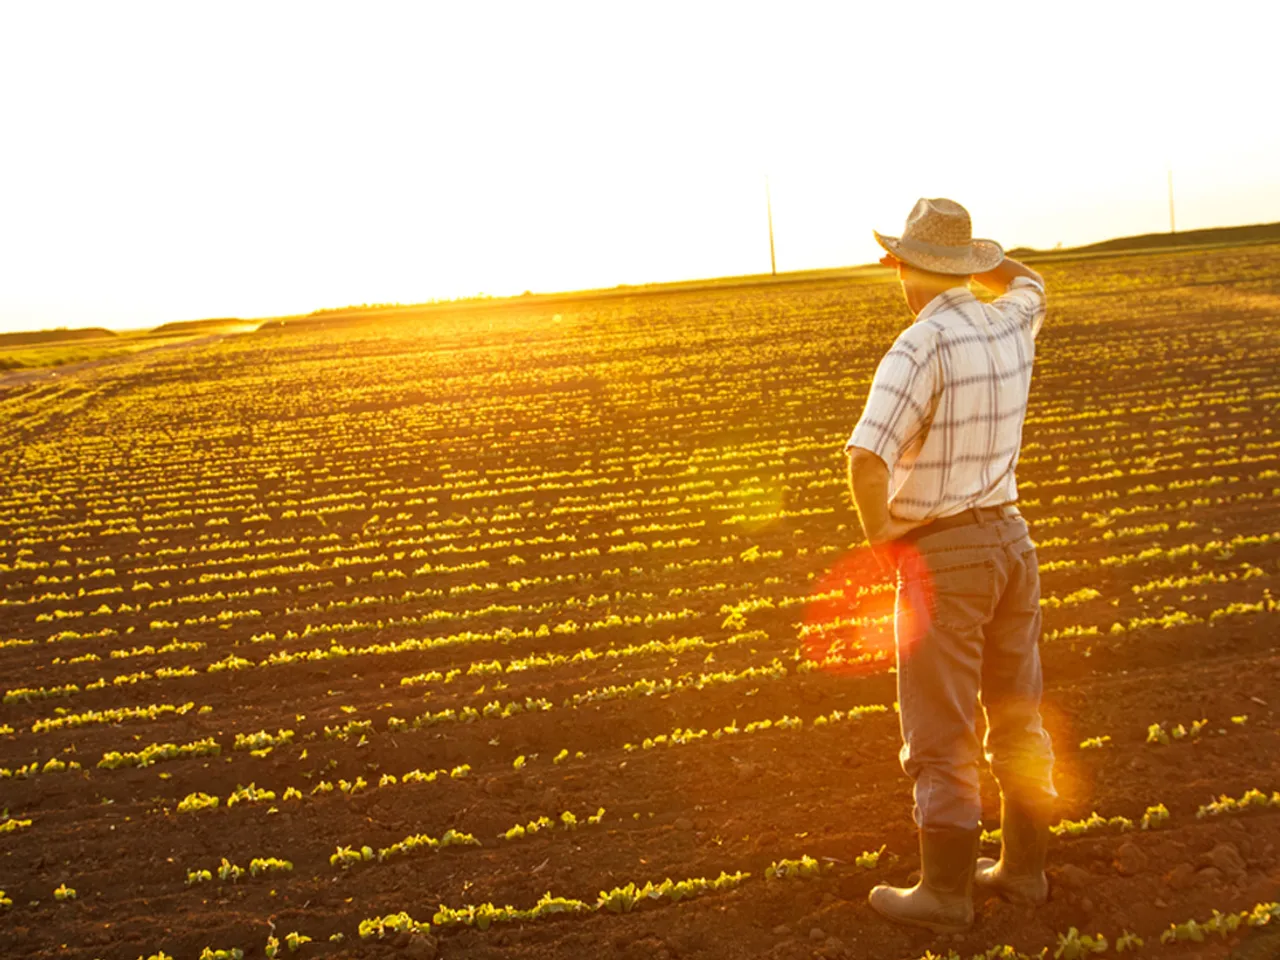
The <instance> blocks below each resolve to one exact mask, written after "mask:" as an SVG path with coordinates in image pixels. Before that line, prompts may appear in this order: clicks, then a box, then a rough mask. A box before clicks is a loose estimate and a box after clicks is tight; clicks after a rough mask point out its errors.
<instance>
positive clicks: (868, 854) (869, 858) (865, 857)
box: [853, 844, 888, 870]
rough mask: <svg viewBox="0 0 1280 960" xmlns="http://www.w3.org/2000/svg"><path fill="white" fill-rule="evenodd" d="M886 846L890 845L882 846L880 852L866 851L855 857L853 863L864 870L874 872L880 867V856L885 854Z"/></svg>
mask: <svg viewBox="0 0 1280 960" xmlns="http://www.w3.org/2000/svg"><path fill="white" fill-rule="evenodd" d="M886 846H888V844H881V845H880V849H879V850H864V851H863V852H862V853H860V854H858V855H857V856H856V857H854V860H853V862H854V863H855V864H856V865H857V866H859V867H862V868H863V869H864V870H874V869H875V868H876V867H878V866H879V865H880V855H881V854H883V853H884V850H885V847H886Z"/></svg>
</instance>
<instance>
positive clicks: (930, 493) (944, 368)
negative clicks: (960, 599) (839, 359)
mask: <svg viewBox="0 0 1280 960" xmlns="http://www.w3.org/2000/svg"><path fill="white" fill-rule="evenodd" d="M1045 310H1046V296H1045V290H1044V287H1043V286H1042V285H1041V284H1040V283H1039V282H1037V281H1035V280H1033V279H1031V278H1030V277H1018V278H1017V279H1015V280H1014V281H1013V283H1012V284H1011V285H1010V288H1009V291H1008V292H1007V293H1005V294H1004V296H1002V297H1000V298H998V299H997V300H994V301H992V302H991V303H985V304H984V303H983V302H982V301H980V300H979V299H978V298H977V297H975V296H974V295H973V294H972V293H971V292H970V291H969V290H968V289H967V288H962V287H955V288H953V289H951V290H947V291H944V292H943V293H941V294H939V295H938V296H937V297H935V298H934V299H933V300H931V301H930V302H929V304H928V305H927V306H926V307H925V308H924V309H923V310H922V311H920V315H919V316H918V317H917V318H916V321H915V323H913V324H912V325H911V326H910V327H908V328H907V329H906V330H904V331H903V332H902V333H901V334H900V335H899V336H898V338H897V340H895V341H894V344H893V346H892V347H890V348H889V351H888V352H887V353H886V354H885V356H884V359H882V360H881V361H880V365H879V367H878V368H877V369H876V372H875V376H874V378H873V379H872V381H871V390H870V393H869V394H868V395H867V402H866V406H865V408H864V409H863V412H862V417H861V418H860V419H859V420H858V424H857V426H856V427H855V428H854V430H853V435H852V437H850V439H849V442H848V443H847V444H846V445H845V450H846V451H848V450H849V449H851V448H852V447H860V448H862V449H864V450H869V451H870V452H871V453H874V454H876V455H877V456H878V457H880V459H881V460H883V461H884V462H885V464H886V465H887V466H888V467H889V471H890V481H889V490H890V495H889V509H890V512H891V513H892V514H893V515H894V516H895V517H899V518H901V519H903V520H930V519H935V518H937V517H946V516H950V515H952V514H955V513H959V512H960V511H962V510H965V509H967V508H969V507H987V506H998V505H999V504H1002V503H1012V502H1014V501H1016V500H1017V499H1018V486H1017V481H1016V479H1015V476H1014V472H1015V470H1016V468H1017V465H1018V453H1019V451H1020V449H1021V447H1022V425H1023V421H1024V420H1025V419H1026V414H1027V396H1028V393H1029V392H1030V388H1031V369H1032V365H1033V363H1034V361H1035V342H1036V336H1037V334H1038V333H1039V332H1040V326H1041V324H1042V323H1043V322H1044V316H1045Z"/></svg>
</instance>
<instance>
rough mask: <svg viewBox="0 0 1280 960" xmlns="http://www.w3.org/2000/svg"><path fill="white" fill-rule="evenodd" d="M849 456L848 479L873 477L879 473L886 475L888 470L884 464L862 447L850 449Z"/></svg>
mask: <svg viewBox="0 0 1280 960" xmlns="http://www.w3.org/2000/svg"><path fill="white" fill-rule="evenodd" d="M848 454H849V479H850V480H853V479H854V478H855V477H866V476H875V475H876V474H879V473H888V472H889V468H888V467H886V466H885V462H884V461H883V460H882V459H880V457H879V456H878V455H876V454H874V453H872V452H871V451H870V450H866V449H864V448H862V447H850V448H849V450H848Z"/></svg>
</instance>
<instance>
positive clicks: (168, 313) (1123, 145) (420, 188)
mask: <svg viewBox="0 0 1280 960" xmlns="http://www.w3.org/2000/svg"><path fill="white" fill-rule="evenodd" d="M1226 6H1228V7H1230V6H1231V5H1230V4H1227V5H1226ZM500 9H501V15H491V14H490V13H487V12H482V11H480V10H473V9H471V8H467V7H465V6H454V7H441V6H430V7H423V6H419V5H410V4H405V5H387V6H383V5H379V6H377V7H374V8H368V9H362V10H361V12H360V14H359V16H353V15H350V14H348V13H345V12H343V11H342V10H341V9H340V8H333V7H326V6H321V5H312V4H273V5H270V6H269V7H266V8H263V7H259V6H252V7H250V6H246V5H236V4H226V5H222V6H219V7H218V8H217V9H216V10H215V9H213V8H208V9H200V10H197V9H195V8H188V7H182V6H172V5H165V4H136V5H131V6H129V7H126V8H112V9H109V10H108V9H107V8H104V7H101V6H99V5H94V4H87V3H86V4H81V5H78V6H76V8H75V13H74V15H70V14H67V12H66V9H65V8H59V9H58V10H54V9H52V8H49V7H44V6H40V5H26V6H17V5H10V6H9V7H7V8H6V9H5V10H4V11H3V12H2V13H0V37H3V38H4V40H3V41H0V43H3V44H4V50H3V52H4V56H3V57H0V82H3V83H4V85H5V87H6V89H11V90H17V89H21V90H22V91H24V93H23V95H22V97H20V98H11V99H10V100H9V101H8V102H7V103H6V105H5V108H4V113H3V115H2V117H0V123H2V125H3V127H2V128H3V131H4V135H5V139H6V142H8V143H10V144H15V145H21V146H20V148H19V149H15V150H10V151H7V152H6V156H5V161H4V162H5V165H6V176H5V177H4V178H2V179H0V207H3V209H4V211H5V217H4V219H5V228H4V231H3V233H2V234H0V256H3V258H4V261H5V263H6V264H7V269H6V275H7V277H8V278H9V279H8V281H7V282H6V285H5V290H4V291H3V293H0V327H3V328H7V329H15V328H26V327H31V326H42V325H52V324H72V325H83V324H91V323H92V324H99V323H105V324H108V325H114V326H140V325H146V324H151V323H157V322H161V321H164V320H174V319H188V318H193V317H200V316H227V315H232V316H263V315H271V314H289V313H299V312H304V313H305V312H307V311H309V310H312V309H316V308H320V307H335V306H342V305H345V304H352V303H366V302H368V303H384V302H420V301H424V300H428V299H433V298H451V297H459V296H471V295H475V294H479V293H485V294H490V295H499V294H518V293H521V292H523V291H524V290H535V291H549V290H563V289H578V288H584V287H611V286H614V285H617V284H623V283H628V284H635V283H645V282H653V281H660V280H679V279H689V278H701V277H713V276H722V275H740V274H747V273H760V272H767V271H768V270H769V269H770V259H769V242H768V234H767V223H766V216H765V196H764V180H765V176H766V175H767V176H768V177H769V178H770V183H771V187H772V195H773V197H772V198H773V217H774V228H775V235H776V252H777V265H778V269H779V270H784V271H787V270H801V269H811V268H819V267H830V266H842V265H850V264H856V263H865V262H870V261H872V260H874V259H875V258H876V255H877V254H876V248H875V246H874V244H873V242H872V240H871V233H870V231H871V229H872V228H873V227H874V228H876V229H879V230H881V231H882V232H892V231H894V230H896V229H898V228H899V227H900V225H901V219H902V211H903V210H904V209H909V207H910V204H911V203H912V202H914V200H915V198H916V197H919V196H954V197H956V198H958V199H960V200H961V201H962V202H963V203H965V204H966V206H968V207H969V208H970V209H971V210H972V211H973V213H974V217H975V229H976V230H977V231H978V233H979V235H981V236H990V237H994V238H996V239H998V240H1000V241H1001V242H1002V243H1004V244H1005V245H1006V246H1015V245H1034V246H1039V247H1052V246H1053V245H1055V244H1057V243H1063V244H1067V245H1071V244H1078V243H1085V242H1091V241H1095V240H1099V239H1104V238H1107V237H1110V236H1117V235H1125V234H1134V233H1143V232H1151V231H1159V230H1163V229H1166V228H1167V224H1168V220H1169V217H1168V210H1167V197H1166V193H1167V190H1166V182H1167V174H1168V170H1169V169H1170V168H1172V169H1173V171H1174V182H1175V192H1176V194H1177V199H1178V204H1179V212H1178V223H1179V226H1180V228H1182V229H1189V228H1192V227H1197V226H1212V225H1219V224H1230V223H1245V222H1259V221H1266V220H1275V219H1280V183H1278V182H1277V181H1276V179H1275V176H1274V163H1273V160H1274V157H1275V156H1276V155H1277V154H1280V133H1277V131H1276V130H1275V127H1274V125H1272V124H1262V123H1258V122H1257V118H1258V115H1259V114H1258V104H1257V96H1258V95H1259V94H1260V92H1261V91H1263V90H1266V89H1269V88H1270V87H1271V86H1273V84H1272V82H1271V78H1270V77H1269V75H1267V74H1266V71H1267V70H1269V69H1270V68H1269V66H1268V64H1269V62H1270V60H1269V55H1264V54H1265V53H1266V51H1265V50H1264V49H1263V46H1262V45H1263V44H1264V43H1265V42H1266V41H1265V38H1266V37H1267V36H1268V35H1269V33H1270V31H1268V30H1267V29H1265V25H1264V24H1261V23H1256V24H1255V26H1256V29H1252V30H1248V31H1240V30H1238V29H1236V27H1235V20H1234V19H1233V18H1232V17H1231V16H1229V15H1227V14H1226V13H1221V15H1215V16H1214V17H1210V18H1205V17H1203V16H1202V15H1201V14H1200V12H1198V11H1193V10H1191V9H1190V8H1186V9H1184V8H1182V7H1178V6H1176V5H1164V6H1162V7H1160V13H1159V16H1158V17H1157V16H1153V15H1151V12H1150V10H1149V9H1148V8H1146V7H1145V6H1144V5H1136V4H1135V5H1115V4H1109V5H1097V7H1096V10H1094V7H1093V6H1092V5H1090V4H1081V5H1077V8H1075V9H1076V11H1077V14H1078V15H1073V16H1072V17H1071V18H1062V17H1061V16H1060V15H1059V14H1058V13H1057V12H1056V8H1053V7H1050V6H1036V5H1030V6H1028V5H1021V6H1018V7H1016V8H1009V9H1008V10H1006V11H1005V12H1004V13H1003V14H1000V13H997V12H995V11H989V12H988V15H987V16H984V17H979V18H973V17H969V16H967V15H961V14H960V13H959V12H957V11H955V10H953V9H951V8H950V7H944V6H942V5H926V6H925V8H923V9H917V10H916V11H915V12H914V13H913V15H912V18H911V21H910V22H907V21H905V20H904V19H902V18H901V17H899V16H897V15H896V14H895V13H894V12H892V11H888V10H883V9H879V8H871V7H867V6H864V5H835V4H832V5H814V6H810V7H800V8H796V9H794V10H789V11H787V12H786V13H785V14H783V13H780V12H778V11H776V10H773V9H765V8H757V7H752V6H750V5H733V6H718V5H705V6H690V7H687V8H685V7H682V8H681V10H680V17H679V19H678V20H675V19H672V18H669V17H667V16H665V15H664V14H663V12H662V11H661V10H656V11H650V10H646V12H645V13H644V14H643V15H640V14H637V13H636V12H635V11H632V10H627V9H625V8H611V7H600V6H593V5H551V6H550V7H543V6H541V5H540V6H538V7H537V8H533V7H528V8H525V7H519V6H514V5H512V6H504V7H502V8H500ZM1090 10H1094V13H1096V14H1101V13H1103V12H1105V14H1106V22H1107V29H1106V30H1098V29H1096V26H1095V25H1096V22H1097V21H1096V20H1095V18H1094V16H1093V15H1092V14H1090V13H1089V11H1090ZM1259 15H1261V17H1262V18H1263V19H1266V18H1268V17H1270V18H1272V19H1273V20H1274V18H1275V16H1276V14H1275V13H1274V12H1272V11H1267V12H1262V13H1261V14H1260V8H1258V7H1256V6H1255V7H1251V8H1250V16H1249V19H1250V20H1251V21H1256V20H1257V18H1258V16H1259ZM926 20H927V21H928V22H929V23H930V24H931V28H930V30H929V31H927V32H922V31H920V30H918V29H916V26H915V25H916V24H919V23H921V22H925V21H926ZM1272 25H1273V26H1274V23H1273V24H1272ZM957 50H959V51H965V56H964V58H963V59H964V62H965V63H966V64H967V65H966V66H965V67H964V68H963V70H959V69H958V68H957V66H956V64H957V61H956V59H955V57H954V51H957ZM1191 57H1194V62H1195V64H1196V69H1195V70H1194V71H1192V70H1186V71H1181V70H1176V69H1170V65H1171V64H1177V63H1179V62H1183V61H1186V60H1187V59H1189V58H1191ZM231 64H234V69H229V65H231ZM974 65H977V66H976V68H975V66H974ZM975 69H976V71H977V76H983V75H984V74H986V75H989V77H990V78H991V79H990V80H989V81H988V82H986V83H985V84H984V83H982V82H979V83H977V84H976V85H975V86H973V87H972V88H970V83H971V82H972V78H973V76H974V75H975ZM1011 70H1013V71H1023V72H1026V74H1027V76H1028V77H1029V78H1030V79H1029V81H1028V82H1022V83H1017V84H1005V85H999V84H998V81H997V78H999V77H1001V76H1004V75H1006V74H1007V73H1008V72H1009V71H1011ZM1020 75H1021V74H1020ZM961 76H963V78H964V82H963V83H961V82H960V81H961ZM1153 78H1154V79H1153ZM1137 87H1140V88H1141V89H1142V90H1143V96H1142V100H1141V102H1140V104H1139V105H1138V107H1137V108H1132V107H1127V108H1126V109H1117V108H1116V105H1117V104H1118V103H1119V102H1121V100H1124V98H1125V97H1126V96H1127V94H1126V93H1125V91H1129V90H1132V89H1135V88H1137ZM970 90H972V92H971V94H970V95H965V96H960V97H959V98H956V97H955V96H954V95H955V94H956V93H957V92H958V91H965V92H966V94H968V93H969V91H970ZM996 90H998V93H995V92H993V91H996ZM944 93H945V96H944V95H943V94H944ZM1124 102H1125V103H1126V104H1128V103H1129V102H1130V101H1129V100H1124ZM1192 118H1194V120H1192ZM962 140H963V141H965V142H968V143H969V144H970V145H971V146H969V147H968V148H966V149H953V148H951V147H950V145H952V144H955V143H957V142H960V141H962ZM942 145H947V147H946V148H945V149H943V147H942Z"/></svg>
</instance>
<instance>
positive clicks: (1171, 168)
mask: <svg viewBox="0 0 1280 960" xmlns="http://www.w3.org/2000/svg"><path fill="white" fill-rule="evenodd" d="M1169 232H1170V233H1177V232H1178V228H1177V227H1176V226H1174V221H1173V167H1170V168H1169Z"/></svg>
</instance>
